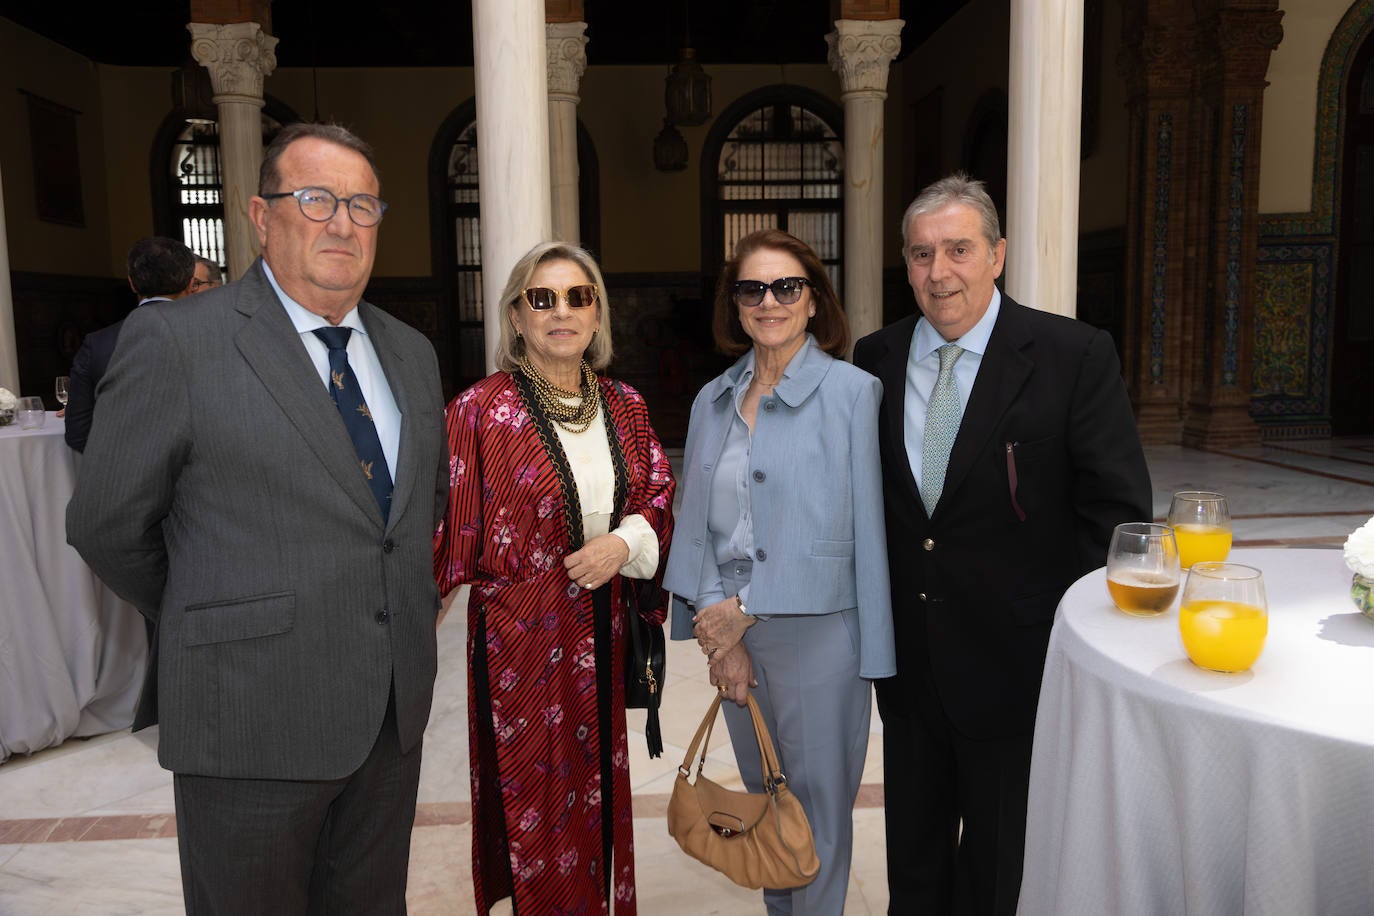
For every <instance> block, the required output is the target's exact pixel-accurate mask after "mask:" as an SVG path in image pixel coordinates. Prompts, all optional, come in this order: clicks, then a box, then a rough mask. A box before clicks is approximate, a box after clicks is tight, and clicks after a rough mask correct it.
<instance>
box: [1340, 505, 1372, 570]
mask: <svg viewBox="0 0 1374 916" xmlns="http://www.w3.org/2000/svg"><path fill="white" fill-rule="evenodd" d="M1345 565H1346V566H1349V567H1350V569H1351V571H1352V572H1357V573H1359V574H1360V575H1362V576H1368V577H1370V578H1374V518H1371V519H1370V520H1369V521H1367V522H1365V523H1364V525H1362V526H1361V527H1359V528H1356V529H1355V530H1354V531H1352V532H1351V533H1350V537H1348V538H1346V539H1345Z"/></svg>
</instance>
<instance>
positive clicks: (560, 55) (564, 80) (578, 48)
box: [544, 22, 587, 105]
mask: <svg viewBox="0 0 1374 916" xmlns="http://www.w3.org/2000/svg"><path fill="white" fill-rule="evenodd" d="M586 31H587V23H585V22H546V23H544V40H545V42H546V43H547V46H548V51H547V55H548V73H549V98H551V99H561V100H563V101H569V102H572V103H573V104H574V105H575V104H577V102H578V101H579V98H578V95H577V90H578V88H579V87H580V86H581V85H582V74H583V73H586V72H587V50H586V47H587V36H586V35H584V34H583V33H584V32H586Z"/></svg>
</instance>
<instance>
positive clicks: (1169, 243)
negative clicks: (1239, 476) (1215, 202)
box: [1118, 0, 1197, 444]
mask: <svg viewBox="0 0 1374 916" xmlns="http://www.w3.org/2000/svg"><path fill="white" fill-rule="evenodd" d="M1196 57H1197V34H1196V30H1195V28H1194V24H1193V13H1192V0H1152V2H1149V3H1146V2H1143V0H1141V2H1136V3H1134V4H1128V5H1127V6H1126V7H1124V8H1123V20H1122V54H1121V58H1120V63H1121V70H1122V75H1123V76H1124V77H1125V81H1126V86H1127V99H1128V101H1127V111H1128V123H1129V139H1128V146H1127V163H1126V192H1127V193H1126V212H1127V219H1126V258H1125V267H1124V283H1123V288H1124V291H1125V297H1124V298H1125V302H1124V303H1123V309H1122V334H1121V336H1122V339H1121V340H1120V341H1119V342H1118V343H1119V344H1120V345H1121V348H1122V359H1121V361H1122V368H1123V370H1124V373H1125V376H1126V386H1127V388H1128V390H1129V391H1130V394H1131V400H1132V402H1133V403H1134V405H1135V411H1136V425H1137V428H1138V430H1139V432H1140V437H1141V440H1142V441H1144V442H1146V443H1170V444H1177V443H1179V442H1181V441H1182V436H1183V392H1184V391H1185V390H1186V385H1187V371H1188V362H1187V361H1186V360H1185V359H1184V353H1183V341H1184V337H1185V334H1184V330H1183V325H1184V317H1185V316H1184V307H1183V303H1184V302H1185V301H1187V300H1189V299H1190V298H1192V290H1191V284H1190V276H1189V273H1188V271H1187V267H1186V261H1187V258H1186V256H1187V251H1188V246H1189V241H1188V235H1189V232H1190V231H1191V230H1190V221H1189V216H1188V210H1189V201H1190V199H1191V198H1192V197H1193V195H1194V194H1195V193H1196V187H1195V186H1194V184H1195V182H1196V180H1197V179H1196V176H1195V172H1196V169H1194V168H1192V162H1193V158H1194V156H1195V150H1194V148H1193V146H1194V145H1193V144H1192V143H1191V142H1190V140H1191V138H1192V136H1193V131H1192V120H1191V119H1192V104H1193V101H1192V100H1193V93H1194V85H1193V61H1194V60H1195V59H1196ZM1185 291H1186V292H1185Z"/></svg>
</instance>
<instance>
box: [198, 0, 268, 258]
mask: <svg viewBox="0 0 1374 916" xmlns="http://www.w3.org/2000/svg"><path fill="white" fill-rule="evenodd" d="M186 28H187V29H188V30H190V32H191V54H192V55H193V56H194V57H195V59H196V62H197V63H199V64H201V65H202V66H204V67H205V68H206V69H207V70H209V71H210V85H211V86H212V87H213V88H214V90H215V95H214V99H215V104H216V105H217V106H219V156H220V166H221V168H222V170H223V176H224V189H223V191H222V195H223V200H224V249H225V256H226V259H227V260H228V272H229V278H230V279H232V280H237V279H238V278H239V277H241V276H242V275H243V272H244V271H245V270H247V269H248V266H249V265H250V264H252V263H253V259H254V258H256V257H257V256H258V237H257V233H256V232H255V231H254V230H253V224H252V222H251V221H250V220H249V218H248V199H249V198H250V197H252V196H253V195H254V194H256V193H258V168H259V167H260V166H261V165H262V83H263V78H264V77H266V76H267V75H268V74H270V73H271V72H272V71H273V70H275V69H276V68H277V55H276V47H277V39H276V38H273V37H272V36H271V35H268V34H267V33H266V32H264V31H263V30H262V26H261V25H259V24H258V23H256V22H231V23H227V24H219V23H205V22H192V23H190V24H189V25H187V27H186Z"/></svg>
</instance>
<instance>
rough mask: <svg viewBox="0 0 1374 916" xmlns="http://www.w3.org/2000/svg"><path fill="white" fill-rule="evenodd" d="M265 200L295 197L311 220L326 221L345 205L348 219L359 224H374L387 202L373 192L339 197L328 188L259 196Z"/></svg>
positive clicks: (383, 213) (381, 214)
mask: <svg viewBox="0 0 1374 916" xmlns="http://www.w3.org/2000/svg"><path fill="white" fill-rule="evenodd" d="M259 196H260V197H262V199H263V200H276V199H277V198H278V197H294V198H296V203H298V204H300V205H301V213H302V214H304V216H305V218H306V219H308V220H314V221H315V222H317V223H327V222H329V221H330V220H331V219H333V218H334V214H335V212H336V211H338V209H339V204H343V205H344V208H345V210H346V211H347V213H348V218H349V219H351V220H353V222H354V223H355V224H357V225H359V226H363V227H370V226H375V225H377V224H378V223H380V222H381V221H382V216H383V215H385V214H386V201H384V200H382V199H381V198H379V197H373V196H372V195H371V194H354V195H353V196H352V197H339V196H338V195H336V194H335V193H334V192H333V191H329V190H326V189H325V188H301V189H300V190H299V191H282V192H280V193H278V194H262V195H259Z"/></svg>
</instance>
